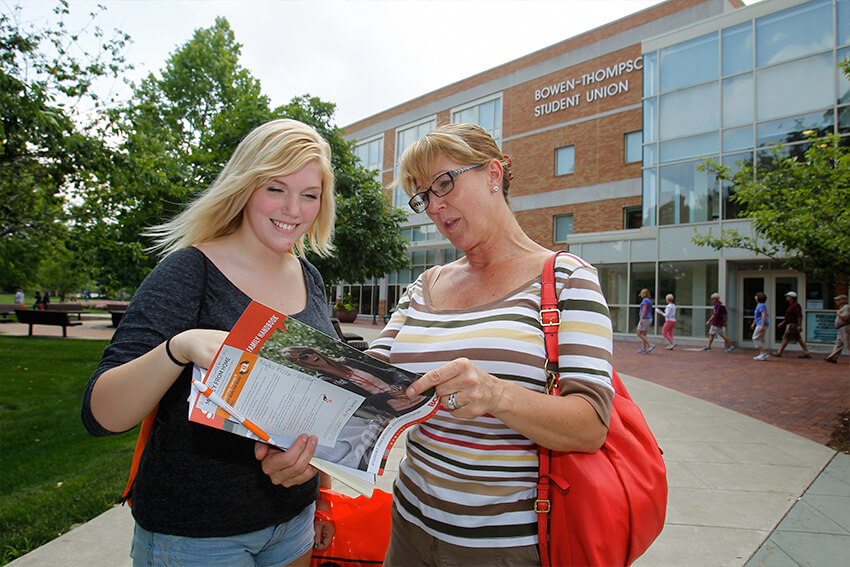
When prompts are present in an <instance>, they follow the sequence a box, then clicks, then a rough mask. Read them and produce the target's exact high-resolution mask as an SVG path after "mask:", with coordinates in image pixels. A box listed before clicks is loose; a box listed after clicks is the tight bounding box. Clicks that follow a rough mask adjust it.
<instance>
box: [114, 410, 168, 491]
mask: <svg viewBox="0 0 850 567" xmlns="http://www.w3.org/2000/svg"><path fill="white" fill-rule="evenodd" d="M158 409H159V406H156V407H155V408H153V411H152V412H150V414H148V416H147V417H146V418H145V419H144V420H143V421H142V426H141V427H140V428H139V438H138V439H137V440H136V450H135V451H134V452H133V463H132V464H131V465H130V477H129V478H128V479H127V486H125V487H124V494H123V495H122V496H121V501H122V502H126V503H127V504H129V505H130V507H132V506H133V498H132V496H130V493H131V492H132V491H133V484H134V483H135V482H136V474H137V473H138V472H139V462H140V461H141V460H142V453H144V451H145V445H147V443H148V438H150V436H151V432H152V431H153V423H154V421H155V420H156V411H157V410H158Z"/></svg>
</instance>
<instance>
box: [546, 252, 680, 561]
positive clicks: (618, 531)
mask: <svg viewBox="0 0 850 567" xmlns="http://www.w3.org/2000/svg"><path fill="white" fill-rule="evenodd" d="M558 254H560V252H559V253H556V254H555V255H553V256H552V257H551V258H550V259H549V260H548V261H547V262H546V265H545V267H544V268H543V287H542V292H541V303H540V317H541V323H542V325H543V330H544V336H545V338H546V353H547V358H548V361H547V362H548V364H547V373H548V374H549V380H548V384H547V393H551V394H553V395H560V386H559V384H558V378H559V376H558V371H557V361H558V326H559V325H560V315H561V314H560V310H559V309H558V300H557V296H556V292H555V272H554V268H555V259H556V258H557V256H558ZM552 368H554V369H555V370H551V369H552ZM612 383H613V386H614V402H613V405H612V408H611V421H610V425H609V428H608V437H607V438H606V440H605V443H604V445H603V446H602V448H601V449H599V450H598V451H596V452H595V453H561V452H557V451H550V450H549V449H546V448H545V447H540V448H539V453H540V474H539V477H540V478H539V480H538V484H537V498H538V499H537V503H536V505H535V509H536V511H537V513H538V515H537V518H538V535H539V545H540V559H541V561H542V564H543V567H548V566H549V565H553V566H557V567H561V566H579V565H582V566H589V565H593V566H604V567H609V566H621V565H622V566H625V565H630V564H631V563H632V562H633V561H634V560H635V559H637V558H638V557H639V556H640V555H641V554H643V553H644V552H645V551H646V550H647V548H649V546H650V544H652V542H653V541H655V538H657V537H658V535H659V534H660V533H661V530H662V529H663V528H664V517H665V514H666V510H667V469H666V467H665V466H664V459H663V458H662V456H661V449H660V448H659V447H658V443H657V442H656V440H655V437H653V435H652V432H651V431H650V430H649V426H648V425H647V423H646V420H645V419H644V417H643V414H642V413H641V411H640V409H639V408H638V407H637V405H636V404H635V403H634V401H632V399H631V397H630V396H629V393H628V391H626V387H625V386H624V385H623V382H622V381H621V380H620V377H619V376H618V375H617V372H616V370H615V371H614V372H613V375H612Z"/></svg>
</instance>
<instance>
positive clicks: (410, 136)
mask: <svg viewBox="0 0 850 567" xmlns="http://www.w3.org/2000/svg"><path fill="white" fill-rule="evenodd" d="M436 127H437V120H436V119H432V120H427V121H425V122H420V123H419V124H414V125H412V126H408V127H407V128H403V129H400V130H396V142H395V168H396V175H397V174H398V164H399V162H400V161H401V154H403V153H404V150H406V149H407V148H408V146H410V144H412V143H413V142H415V141H416V140H418V139H419V138H421V137H422V136H424V135H425V134H427V133H428V132H430V131H431V130H433V129H434V128H436ZM407 201H408V197H407V195H406V194H405V192H404V189H403V188H402V187H401V186H400V185H399V186H398V187H396V188H395V191H394V193H393V204H394V205H395V206H396V207H405V206H407Z"/></svg>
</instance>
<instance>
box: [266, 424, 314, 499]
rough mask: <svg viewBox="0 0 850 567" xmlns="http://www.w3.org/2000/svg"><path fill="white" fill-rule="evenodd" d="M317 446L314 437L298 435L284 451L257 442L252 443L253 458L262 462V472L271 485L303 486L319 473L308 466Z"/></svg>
mask: <svg viewBox="0 0 850 567" xmlns="http://www.w3.org/2000/svg"><path fill="white" fill-rule="evenodd" d="M317 445H318V438H317V437H316V436H315V435H314V436H311V437H307V436H306V435H300V436H299V437H298V439H296V440H295V443H293V444H292V446H291V447H290V448H289V449H287V450H286V451H282V450H280V449H278V448H277V447H275V446H273V445H268V444H266V443H262V442H260V441H257V442H256V443H254V456H255V457H256V458H257V460H258V461H262V466H263V472H264V473H266V474H267V475H268V476H269V479H271V481H272V483H274V484H279V485H281V486H285V487H287V488H289V487H290V486H295V485H297V484H304V483H305V482H307V481H308V480H310V479H311V478H313V477H314V476H316V474H317V473H318V472H319V471H318V470H317V469H316V468H315V467H314V466H312V465H311V464H310V459H312V458H313V453H315V452H316V446H317Z"/></svg>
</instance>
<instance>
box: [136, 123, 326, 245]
mask: <svg viewBox="0 0 850 567" xmlns="http://www.w3.org/2000/svg"><path fill="white" fill-rule="evenodd" d="M311 161H315V162H316V163H317V164H318V165H319V175H320V177H321V182H322V195H321V203H320V206H319V214H318V216H317V217H316V219H315V220H314V221H313V224H312V225H310V228H309V229H308V230H307V233H306V235H305V236H303V237H301V239H300V240H299V241H298V242H296V243H295V245H294V248H295V253H296V254H297V255H300V256H303V255H304V252H305V243H304V241H305V239H307V240H308V241H309V243H310V248H311V249H312V250H313V251H314V252H316V253H317V254H319V255H320V256H328V255H330V253H331V251H332V250H333V245H332V244H331V239H332V237H333V228H334V221H335V218H336V211H335V201H334V190H333V186H334V173H333V167H332V166H331V148H330V145H329V144H328V143H327V141H325V139H324V138H322V136H321V135H319V133H318V132H317V131H316V130H315V129H314V128H313V127H312V126H309V125H307V124H304V123H303V122H299V121H297V120H291V119H288V118H281V119H278V120H272V121H270V122H266V123H265V124H261V125H260V126H257V127H256V128H254V129H253V130H251V131H250V132H249V133H248V135H247V136H245V138H244V139H243V140H242V141H241V142H239V145H238V146H237V147H236V150H235V151H234V152H233V155H232V156H230V159H229V160H228V161H227V164H226V165H225V166H224V168H223V169H222V170H221V173H219V175H218V177H217V178H216V180H215V181H213V183H212V185H210V186H209V187H208V188H207V189H206V190H205V191H204V192H203V193H202V194H201V195H200V196H199V197H198V198H197V199H195V200H194V201H193V202H192V203H190V204H189V205H188V206H187V207H186V208H185V209H184V210H183V212H182V213H180V214H179V215H177V216H176V217H174V218H173V219H172V220H170V221H168V222H166V223H163V224H160V225H157V226H154V227H151V228H150V229H148V230H147V231H145V233H144V234H145V235H146V236H150V237H152V238H154V241H155V244H154V246H152V247H151V249H152V250H160V251H161V252H160V254H161V256H162V257H165V256H167V255H168V254H170V253H172V252H174V251H175V250H179V249H181V248H186V247H188V246H194V245H196V244H202V243H204V242H209V241H211V240H216V239H218V238H222V237H224V236H227V235H229V234H232V233H233V232H235V231H236V229H238V228H239V226H240V225H241V224H242V211H243V209H244V208H245V205H246V204H247V203H248V199H250V197H251V195H252V194H253V193H254V191H255V190H256V189H258V188H260V186H262V185H263V184H264V183H267V182H268V181H269V180H270V179H273V178H275V177H280V176H283V175H290V174H292V173H295V172H297V171H299V170H300V169H301V168H302V167H304V166H305V165H307V164H308V163H310V162H311Z"/></svg>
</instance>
